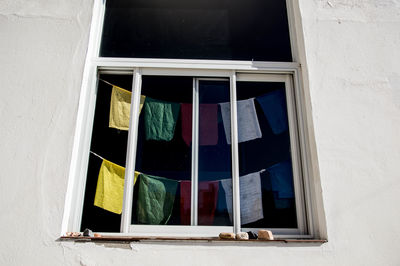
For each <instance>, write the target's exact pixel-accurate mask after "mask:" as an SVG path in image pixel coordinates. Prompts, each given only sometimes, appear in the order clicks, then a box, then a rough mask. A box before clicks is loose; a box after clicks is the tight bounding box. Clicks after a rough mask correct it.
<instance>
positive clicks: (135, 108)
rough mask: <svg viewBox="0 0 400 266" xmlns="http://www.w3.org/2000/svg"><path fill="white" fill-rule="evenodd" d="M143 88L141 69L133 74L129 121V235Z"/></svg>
mask: <svg viewBox="0 0 400 266" xmlns="http://www.w3.org/2000/svg"><path fill="white" fill-rule="evenodd" d="M141 87H142V75H141V72H140V68H136V69H135V70H134V73H133V82H132V98H131V110H130V119H129V133H128V149H127V152H126V168H125V183H124V200H123V205H122V217H121V232H123V233H128V231H129V225H130V224H131V217H132V196H133V182H134V173H135V162H136V149H137V145H136V144H137V137H138V126H139V106H140V94H141Z"/></svg>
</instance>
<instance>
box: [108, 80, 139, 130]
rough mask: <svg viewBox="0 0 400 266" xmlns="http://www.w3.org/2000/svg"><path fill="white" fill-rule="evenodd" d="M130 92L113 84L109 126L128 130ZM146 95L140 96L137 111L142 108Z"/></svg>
mask: <svg viewBox="0 0 400 266" xmlns="http://www.w3.org/2000/svg"><path fill="white" fill-rule="evenodd" d="M131 97H132V92H130V91H128V90H125V89H122V88H120V87H117V86H113V88H112V92H111V101H110V119H109V127H111V128H116V129H120V130H129V117H130V111H131ZM145 99H146V96H144V95H141V96H140V107H139V112H140V111H141V110H142V107H143V104H144V102H145Z"/></svg>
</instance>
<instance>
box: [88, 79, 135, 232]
mask: <svg viewBox="0 0 400 266" xmlns="http://www.w3.org/2000/svg"><path fill="white" fill-rule="evenodd" d="M100 79H101V80H104V81H107V82H109V83H111V84H114V85H116V86H118V87H115V88H114V87H113V86H111V85H109V84H107V83H105V82H104V81H101V80H99V82H98V89H97V98H96V109H95V116H94V123H93V134H92V141H91V146H90V150H91V151H92V152H94V153H96V154H97V155H99V156H101V157H102V158H104V159H105V161H103V159H101V158H100V157H98V156H96V155H95V154H93V153H90V156H89V166H88V172H87V181H86V190H85V200H84V206H83V213H82V223H81V230H82V231H83V230H84V229H85V228H90V229H91V230H93V231H96V232H119V231H120V222H121V215H120V212H121V209H122V195H123V182H124V167H125V158H126V145H127V138H128V129H127V128H126V127H128V126H129V116H128V117H127V118H128V121H127V120H126V119H124V118H123V117H120V118H121V119H118V115H117V114H118V113H121V112H120V111H121V110H123V109H124V108H125V107H127V104H129V103H130V98H131V95H130V94H131V92H130V91H131V87H132V75H100ZM113 95H114V97H116V98H114V99H116V100H117V101H115V102H114V103H115V104H116V105H113V104H112V102H113V101H112V100H111V99H112V97H113ZM118 96H121V98H118ZM117 98H118V99H119V100H118V99H117ZM124 100H125V101H124ZM117 105H119V106H121V107H122V109H120V110H116V112H114V114H116V116H115V117H114V118H115V119H111V120H112V121H114V122H112V123H111V126H112V127H110V118H111V117H113V115H112V114H113V112H111V110H113V108H111V106H114V107H116V106H117ZM124 106H125V107H124ZM116 127H120V128H122V129H117V128H116ZM124 127H125V129H124Z"/></svg>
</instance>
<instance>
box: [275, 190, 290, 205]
mask: <svg viewBox="0 0 400 266" xmlns="http://www.w3.org/2000/svg"><path fill="white" fill-rule="evenodd" d="M293 201H294V199H281V198H279V197H278V192H274V205H275V208H276V209H288V208H291V207H293V206H294V203H293Z"/></svg>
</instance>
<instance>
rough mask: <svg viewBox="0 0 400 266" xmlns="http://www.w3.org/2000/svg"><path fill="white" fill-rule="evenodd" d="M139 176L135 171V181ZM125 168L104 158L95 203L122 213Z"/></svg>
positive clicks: (108, 209) (111, 210)
mask: <svg viewBox="0 0 400 266" xmlns="http://www.w3.org/2000/svg"><path fill="white" fill-rule="evenodd" d="M138 176H139V172H136V171H135V178H134V183H136V179H137V177H138ZM124 179H125V168H124V167H122V166H119V165H117V164H115V163H112V162H110V161H107V160H105V159H103V162H102V164H101V167H100V171H99V176H98V179H97V187H96V195H95V198H94V205H95V206H97V207H100V208H102V209H105V210H107V211H110V212H113V213H116V214H121V213H122V202H123V198H124V182H125V181H124Z"/></svg>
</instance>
